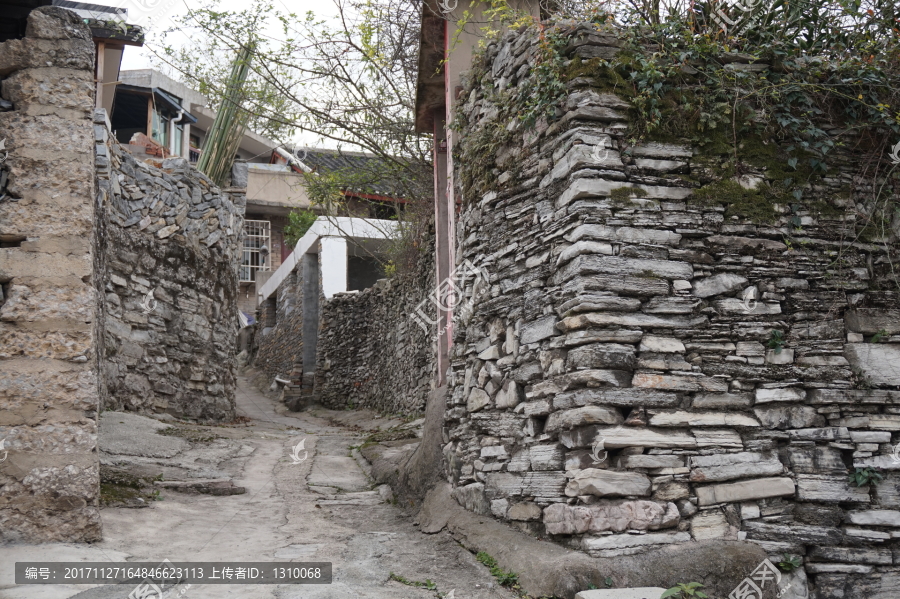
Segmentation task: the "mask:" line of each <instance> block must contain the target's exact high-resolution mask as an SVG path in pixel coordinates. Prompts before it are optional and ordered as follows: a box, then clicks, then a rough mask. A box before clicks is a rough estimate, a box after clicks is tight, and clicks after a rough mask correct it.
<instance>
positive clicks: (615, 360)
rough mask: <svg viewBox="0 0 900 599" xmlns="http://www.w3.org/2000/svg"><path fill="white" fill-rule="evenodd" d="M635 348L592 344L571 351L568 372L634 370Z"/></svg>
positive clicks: (615, 344)
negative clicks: (581, 370)
mask: <svg viewBox="0 0 900 599" xmlns="http://www.w3.org/2000/svg"><path fill="white" fill-rule="evenodd" d="M634 363H635V357H634V347H633V346H631V345H622V344H619V343H591V344H588V345H581V346H579V347H576V348H574V349H571V350H569V354H568V356H567V358H566V368H567V369H568V370H578V369H591V368H612V369H614V370H631V369H633V368H634Z"/></svg>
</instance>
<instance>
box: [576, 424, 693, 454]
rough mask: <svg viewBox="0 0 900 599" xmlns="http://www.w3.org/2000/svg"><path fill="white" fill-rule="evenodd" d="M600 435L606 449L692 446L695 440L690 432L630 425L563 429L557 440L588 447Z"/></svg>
mask: <svg viewBox="0 0 900 599" xmlns="http://www.w3.org/2000/svg"><path fill="white" fill-rule="evenodd" d="M598 435H600V436H601V437H602V439H603V442H604V445H605V447H606V448H607V449H618V448H621V447H656V448H666V449H674V448H693V447H696V446H697V440H696V439H695V438H694V436H693V435H691V434H690V433H685V432H681V431H672V430H665V429H662V430H660V429H650V428H637V427H630V426H617V427H613V428H610V427H600V426H587V427H582V428H577V429H573V430H571V431H563V432H561V433H560V435H559V442H560V443H562V444H563V445H565V446H566V447H569V448H572V447H590V446H591V445H592V444H593V443H594V440H595V439H596V438H597V436H598Z"/></svg>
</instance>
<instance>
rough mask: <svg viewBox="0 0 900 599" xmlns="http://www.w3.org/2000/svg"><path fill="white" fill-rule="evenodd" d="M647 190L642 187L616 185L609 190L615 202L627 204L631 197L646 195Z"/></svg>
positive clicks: (610, 196) (611, 198) (610, 197)
mask: <svg viewBox="0 0 900 599" xmlns="http://www.w3.org/2000/svg"><path fill="white" fill-rule="evenodd" d="M646 194H647V190H645V189H642V188H640V187H629V186H623V187H616V188H615V189H613V190H611V191H610V192H609V199H610V200H612V203H613V204H627V203H628V202H629V200H631V198H634V197H638V196H642V195H646Z"/></svg>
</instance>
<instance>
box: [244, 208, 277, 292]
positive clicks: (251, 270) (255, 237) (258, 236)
mask: <svg viewBox="0 0 900 599" xmlns="http://www.w3.org/2000/svg"><path fill="white" fill-rule="evenodd" d="M270 237H271V223H270V222H269V221H267V220H245V221H244V256H243V259H242V260H241V283H252V282H253V281H255V280H256V272H257V271H259V270H269V265H270V264H271V263H270V262H269V250H270V249H271V247H272V244H271V239H270ZM263 248H265V250H264V251H261V250H263Z"/></svg>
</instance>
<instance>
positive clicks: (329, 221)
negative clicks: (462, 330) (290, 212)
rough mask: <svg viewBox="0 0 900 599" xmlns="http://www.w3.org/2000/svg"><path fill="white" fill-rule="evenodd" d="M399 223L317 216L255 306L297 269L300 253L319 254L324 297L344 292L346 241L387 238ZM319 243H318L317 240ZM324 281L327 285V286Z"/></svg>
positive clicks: (267, 283)
mask: <svg viewBox="0 0 900 599" xmlns="http://www.w3.org/2000/svg"><path fill="white" fill-rule="evenodd" d="M397 227H398V223H396V222H394V221H390V220H376V219H370V218H351V217H347V216H332V217H326V216H320V217H319V218H317V219H316V222H314V223H313V225H312V227H310V228H309V231H307V232H306V235H304V236H303V238H302V239H300V241H298V242H297V245H296V246H294V251H293V252H291V255H290V256H288V257H287V260H285V261H284V262H282V263H281V266H279V267H278V269H277V270H276V271H275V272H274V273H272V276H271V277H269V280H268V281H266V282H265V284H264V285H263V286H262V287H261V288H260V290H259V298H257V299H258V302H257V305H260V304H262V302H264V301H265V300H266V299H267V298H268V297H269V296H270V295H272V294H273V293H274V292H275V290H276V289H278V286H279V285H281V283H282V281H284V280H285V279H286V278H287V276H288V275H289V274H291V271H293V270H294V268H296V267H297V265H298V263H299V262H300V257H301V256H302V255H303V254H317V253H319V246H320V245H321V247H322V255H321V256H319V267H320V269H321V270H320V272H321V273H322V286H323V288H324V289H323V291H324V292H325V297H326V298H329V297H331V296H333V295H334V294H335V293H341V292H343V291H347V240H348V239H354V240H358V241H365V240H369V239H389V238H391V237H393V236H394V235H395V234H396V233H397ZM320 240H321V241H322V243H321V244H320V243H318V242H319V241H320ZM326 281H327V283H326Z"/></svg>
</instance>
